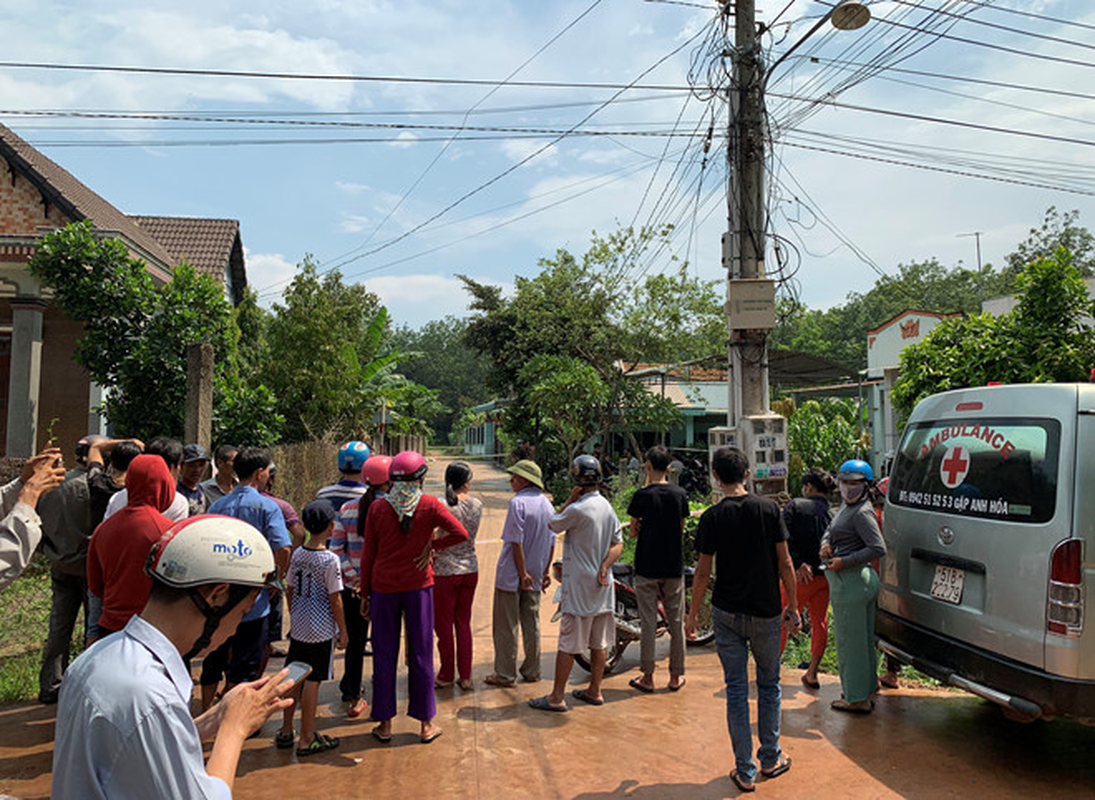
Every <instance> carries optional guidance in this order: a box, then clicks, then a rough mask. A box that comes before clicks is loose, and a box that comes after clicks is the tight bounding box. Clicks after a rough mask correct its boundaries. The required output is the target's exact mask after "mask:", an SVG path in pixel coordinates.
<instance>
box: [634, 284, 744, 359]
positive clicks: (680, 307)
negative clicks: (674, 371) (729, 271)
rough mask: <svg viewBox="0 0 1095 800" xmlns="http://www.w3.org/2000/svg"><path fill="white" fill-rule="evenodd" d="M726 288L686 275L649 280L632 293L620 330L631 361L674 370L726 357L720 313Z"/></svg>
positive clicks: (724, 330)
mask: <svg viewBox="0 0 1095 800" xmlns="http://www.w3.org/2000/svg"><path fill="white" fill-rule="evenodd" d="M724 299H725V283H724V282H723V281H705V280H701V279H699V278H698V277H695V276H693V275H691V274H689V270H688V265H687V264H683V265H681V267H680V268H679V269H678V270H677V272H676V273H660V274H656V275H648V276H647V277H646V278H645V279H644V280H643V281H642V282H641V283H639V284H638V285H637V286H636V287H635V288H634V289H633V291H632V294H631V297H630V298H629V300H630V302H629V303H627V304H626V305H625V306H624V308H623V313H622V314H621V315H620V317H621V318H620V324H621V327H622V328H623V330H624V333H625V335H626V337H627V348H628V350H629V352H630V353H631V354H632V357H634V358H637V359H639V358H641V360H642V361H647V362H654V363H666V364H675V363H681V362H684V361H690V360H692V359H697V358H704V357H706V356H712V355H716V354H721V355H725V354H726V348H727V339H728V334H727V330H726V312H725V311H724V309H723V301H724Z"/></svg>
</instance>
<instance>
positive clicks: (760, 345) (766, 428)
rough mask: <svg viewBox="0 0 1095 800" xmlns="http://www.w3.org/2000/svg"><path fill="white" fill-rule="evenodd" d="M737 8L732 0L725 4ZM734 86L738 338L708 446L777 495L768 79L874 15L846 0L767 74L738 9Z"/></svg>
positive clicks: (730, 312) (731, 209)
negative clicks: (768, 268) (720, 421)
mask: <svg viewBox="0 0 1095 800" xmlns="http://www.w3.org/2000/svg"><path fill="white" fill-rule="evenodd" d="M723 3H724V6H726V8H727V9H729V5H728V0H723ZM734 15H735V26H734V82H733V89H732V90H731V94H730V96H729V98H728V100H729V107H730V127H729V142H730V144H729V147H728V148H727V160H728V162H729V164H728V166H729V170H728V172H729V185H728V187H727V194H726V200H727V217H728V219H727V222H728V232H727V233H726V235H725V236H724V237H723V265H724V266H725V267H726V270H727V285H726V314H727V327H728V329H729V334H730V354H729V363H728V384H729V385H728V400H727V413H726V417H727V420H726V422H727V425H726V427H725V428H722V427H720V428H712V429H711V430H710V431H709V433H708V445H709V446H710V448H711V449H712V450H714V448H716V447H719V446H722V445H726V444H732V445H735V446H737V447H740V448H742V449H743V450H744V451H745V452H746V454H747V455H748V456H749V460H750V463H751V464H752V467H753V468H752V475H751V485H750V487H749V488H750V489H752V490H753V491H755V492H756V493H758V494H777V493H779V492H782V491H784V490H785V489H786V486H787V433H786V421H785V420H784V419H783V417H781V416H779V415H778V414H773V413H772V411H771V410H770V407H769V390H768V346H767V338H768V332H769V331H770V330H771V329H772V328H774V327H775V283H774V281H772V280H770V279H768V278H767V275H766V273H765V269H764V250H765V238H766V232H767V227H768V225H767V216H768V215H767V210H766V208H765V197H764V140H765V131H766V130H767V126H766V125H765V119H764V115H765V111H764V92H765V89H766V87H767V85H768V77H769V76H770V75H771V74H772V72H773V71H774V70H775V68H776V67H778V66H779V65H780V64H781V63H782V62H783V61H784V60H785V59H786V58H787V57H788V56H789V55H791V54H792V53H793V52H794V51H795V50H797V49H798V48H799V47H800V46H801V45H802V43H803V42H805V41H806V40H807V39H809V38H810V37H811V36H812V35H813V34H815V33H816V32H817V31H818V30H820V29H821V27H822V26H823V25H824V24H825V23H826V22H831V23H832V24H833V26H834V27H836V28H838V29H839V30H856V29H858V28H861V27H863V26H864V25H866V24H867V22H868V21H869V20H870V18H871V12H870V10H869V9H868V8H867V7H866V5H864V4H863V3H862V2H858V0H842V1H841V2H839V3H837V4H836V5H835V6H833V7H832V8H831V9H829V11H828V13H826V14H825V15H824V16H823V17H822V18H821V19H820V20H818V21H817V23H816V24H814V26H813V27H811V28H810V30H808V31H807V32H806V34H805V35H804V36H803V37H802V38H801V39H799V40H798V41H797V42H795V44H794V45H793V46H792V47H791V48H790V49H788V50H787V51H786V52H784V53H783V55H781V56H780V57H779V58H778V59H776V61H775V62H774V63H773V64H772V65H771V67H769V68H768V69H767V71H765V69H764V65H763V60H762V59H761V58H760V48H759V44H758V42H757V28H756V4H755V0H736V2H735V4H734Z"/></svg>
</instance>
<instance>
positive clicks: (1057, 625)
mask: <svg viewBox="0 0 1095 800" xmlns="http://www.w3.org/2000/svg"><path fill="white" fill-rule="evenodd" d="M1084 594H1085V592H1084V576H1083V540H1081V539H1065V540H1064V541H1063V542H1061V543H1060V544H1058V545H1057V546H1056V547H1055V548H1053V554H1052V555H1051V556H1050V570H1049V600H1048V602H1047V605H1046V630H1048V631H1049V632H1050V633H1056V634H1059V635H1061V636H1079V635H1080V634H1081V633H1083V631H1084Z"/></svg>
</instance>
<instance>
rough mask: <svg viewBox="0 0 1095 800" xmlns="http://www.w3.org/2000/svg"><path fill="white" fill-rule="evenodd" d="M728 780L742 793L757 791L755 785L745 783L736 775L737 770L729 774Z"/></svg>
mask: <svg viewBox="0 0 1095 800" xmlns="http://www.w3.org/2000/svg"><path fill="white" fill-rule="evenodd" d="M730 780H732V781H733V782H734V785H735V786H737V787H738V788H739V789H740V790H741V791H743V792H755V791H756V790H757V786H756V784H754V783H749V782H747V781H746V780H745V779H744V778H742V777H741V776H740V775H738V771H737V770H734V771H733V772H731V773H730Z"/></svg>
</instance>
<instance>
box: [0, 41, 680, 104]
mask: <svg viewBox="0 0 1095 800" xmlns="http://www.w3.org/2000/svg"><path fill="white" fill-rule="evenodd" d="M691 41H692V39H689V40H688V42H686V44H690V43H691ZM676 52H677V51H674V53H676ZM0 69H44V70H60V71H68V72H121V73H128V74H136V75H188V76H193V77H202V78H263V79H272V80H284V81H336V82H348V83H424V84H434V85H440V86H502V85H505V86H518V87H522V88H532V89H646V90H650V91H663V92H664V91H669V92H680V91H687V90H688V88H689V87H688V86H680V85H666V84H645V83H581V82H574V81H501V80H493V79H489V78H411V77H406V76H395V75H332V74H322V73H313V74H307V73H299V72H261V71H257V70H228V69H182V68H179V67H124V66H112V65H106V64H54V63H48V62H32V61H0ZM644 74H646V73H644Z"/></svg>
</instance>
